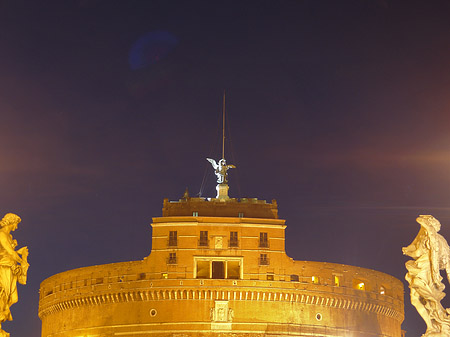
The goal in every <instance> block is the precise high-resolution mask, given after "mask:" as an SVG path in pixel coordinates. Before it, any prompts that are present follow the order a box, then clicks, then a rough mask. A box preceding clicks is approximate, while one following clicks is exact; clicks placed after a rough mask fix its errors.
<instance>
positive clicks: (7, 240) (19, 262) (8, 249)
mask: <svg viewBox="0 0 450 337" xmlns="http://www.w3.org/2000/svg"><path fill="white" fill-rule="evenodd" d="M20 221H21V219H20V217H19V216H17V215H15V214H12V213H8V214H6V215H5V216H4V217H3V219H2V220H0V337H8V336H9V333H7V332H6V331H4V330H2V329H1V323H3V322H5V321H7V320H8V321H12V315H11V311H10V307H11V306H12V305H13V304H14V303H16V302H17V300H18V296H17V282H19V283H20V284H26V282H27V272H28V267H29V266H30V265H29V264H28V261H27V258H28V248H27V247H22V248H20V249H18V250H16V247H17V241H16V240H14V239H13V237H12V235H11V232H13V231H15V230H16V229H17V226H18V224H19V222H20Z"/></svg>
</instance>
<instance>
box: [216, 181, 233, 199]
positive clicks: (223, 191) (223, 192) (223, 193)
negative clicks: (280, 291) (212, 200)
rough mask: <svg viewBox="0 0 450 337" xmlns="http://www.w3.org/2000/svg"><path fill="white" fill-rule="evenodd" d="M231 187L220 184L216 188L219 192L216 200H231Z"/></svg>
mask: <svg viewBox="0 0 450 337" xmlns="http://www.w3.org/2000/svg"><path fill="white" fill-rule="evenodd" d="M229 188H230V187H229V186H228V184H218V185H217V186H216V191H217V196H216V199H220V200H228V199H230V197H229V196H228V189H229Z"/></svg>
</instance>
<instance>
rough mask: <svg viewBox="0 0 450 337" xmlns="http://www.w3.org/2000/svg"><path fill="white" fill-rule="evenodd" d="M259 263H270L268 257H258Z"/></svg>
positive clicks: (263, 264)
mask: <svg viewBox="0 0 450 337" xmlns="http://www.w3.org/2000/svg"><path fill="white" fill-rule="evenodd" d="M258 260H259V265H260V266H268V265H269V264H270V263H269V258H268V257H265V258H264V257H260V258H259V259H258Z"/></svg>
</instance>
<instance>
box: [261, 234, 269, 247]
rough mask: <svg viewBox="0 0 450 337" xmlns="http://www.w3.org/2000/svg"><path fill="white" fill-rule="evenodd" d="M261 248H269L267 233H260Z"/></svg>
mask: <svg viewBox="0 0 450 337" xmlns="http://www.w3.org/2000/svg"><path fill="white" fill-rule="evenodd" d="M259 247H260V248H269V241H268V240H267V233H259Z"/></svg>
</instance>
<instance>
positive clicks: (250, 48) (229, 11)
mask: <svg viewBox="0 0 450 337" xmlns="http://www.w3.org/2000/svg"><path fill="white" fill-rule="evenodd" d="M223 90H226V92H227V108H226V110H227V115H228V124H227V125H228V128H227V132H228V135H227V147H226V151H225V152H226V153H225V154H226V158H227V161H228V163H229V164H235V165H236V166H237V168H236V169H233V170H231V172H230V196H231V197H238V198H239V197H257V198H259V199H266V200H268V201H270V200H272V199H276V200H277V202H278V205H279V215H280V217H281V218H283V219H286V220H287V225H288V228H287V230H286V236H287V239H286V250H287V253H288V255H289V256H291V257H293V258H295V259H297V260H315V261H328V262H336V263H344V264H350V265H357V266H361V267H366V268H370V269H375V270H379V271H382V272H386V273H388V274H391V275H393V276H395V277H397V278H399V279H401V280H403V279H404V274H405V272H406V269H405V267H404V263H405V261H406V260H407V258H406V257H404V256H403V255H402V252H401V247H403V246H406V245H408V244H409V243H410V242H411V241H412V240H413V238H414V237H415V235H416V234H417V232H418V230H419V225H418V224H417V223H416V222H415V218H416V217H417V215H419V214H433V215H434V216H435V217H437V218H438V219H439V220H440V221H441V223H442V230H441V234H442V235H443V236H444V237H446V238H447V240H449V241H450V228H449V226H450V132H449V127H450V94H449V92H450V1H448V0H445V1H444V0H442V1H439V0H436V1H434V0H431V1H425V0H423V1H411V0H409V1H396V0H340V1H336V0H329V1H326V0H279V1H269V0H258V1H211V0H209V1H204V2H198V1H175V0H161V1H156V0H152V1H150V0H149V1H131V0H128V1H114V0H103V1H102V0H97V1H95V0H80V1H60V0H58V1H23V0H15V1H0V155H1V161H0V187H1V191H2V193H0V207H1V208H0V211H1V212H2V214H4V213H7V212H14V213H17V214H19V215H20V216H21V217H22V223H21V224H20V227H19V230H18V231H16V232H15V233H14V237H15V238H16V239H17V240H18V241H19V246H22V245H28V246H29V250H30V256H29V261H30V264H31V267H30V270H29V279H28V284H27V285H26V286H19V302H18V303H17V304H15V305H14V306H13V307H12V312H13V316H14V321H13V322H8V323H5V324H4V325H3V328H4V329H6V330H7V331H9V332H11V335H12V336H13V337H38V336H40V320H39V318H38V316H37V311H38V290H39V284H40V282H42V281H43V280H44V279H45V278H47V277H49V276H51V275H53V274H56V273H59V272H62V271H65V270H68V269H72V268H77V267H83V266H89V265H94V264H103V263H111V262H119V261H129V260H140V259H142V258H144V257H145V256H147V255H148V254H149V253H150V250H151V228H150V223H151V221H152V217H158V216H161V208H162V201H163V199H164V198H169V199H171V200H177V199H179V198H180V197H181V196H182V194H183V192H184V190H185V189H186V187H188V188H189V191H190V193H191V195H192V196H195V195H197V194H198V193H199V192H201V193H202V196H204V197H214V196H215V177H214V174H213V171H212V169H211V168H210V165H209V163H208V162H207V161H206V159H205V158H206V157H213V158H215V159H219V157H220V155H221V146H220V132H221V130H220V125H219V123H220V114H221V108H222V94H223ZM205 173H206V175H205ZM202 181H203V182H204V183H203V184H202ZM448 297H450V295H449V296H448ZM447 306H449V305H448V304H447ZM405 313H406V316H407V317H406V320H405V322H404V323H403V329H405V330H407V332H408V334H407V336H420V334H422V333H424V331H425V325H424V324H423V323H422V319H421V318H420V316H419V315H418V314H417V313H416V311H415V309H414V308H413V307H412V306H411V305H410V301H409V289H408V288H407V285H406V283H405Z"/></svg>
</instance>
